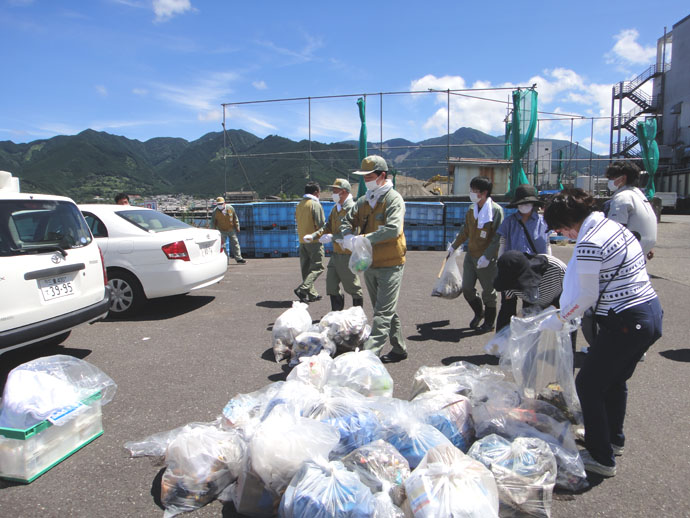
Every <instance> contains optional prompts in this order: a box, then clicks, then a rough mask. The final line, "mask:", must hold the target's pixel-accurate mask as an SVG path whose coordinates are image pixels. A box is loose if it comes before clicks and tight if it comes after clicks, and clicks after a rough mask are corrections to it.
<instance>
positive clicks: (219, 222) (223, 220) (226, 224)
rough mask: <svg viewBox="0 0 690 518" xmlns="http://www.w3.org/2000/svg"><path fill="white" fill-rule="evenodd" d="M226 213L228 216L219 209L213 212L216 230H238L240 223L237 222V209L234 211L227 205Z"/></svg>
mask: <svg viewBox="0 0 690 518" xmlns="http://www.w3.org/2000/svg"><path fill="white" fill-rule="evenodd" d="M225 211H226V212H227V214H226V213H224V212H223V211H221V210H218V209H215V210H214V211H213V222H214V224H215V228H216V229H217V230H220V231H221V232H230V231H232V230H237V227H238V223H239V221H237V216H236V215H235V209H233V208H232V206H231V205H225Z"/></svg>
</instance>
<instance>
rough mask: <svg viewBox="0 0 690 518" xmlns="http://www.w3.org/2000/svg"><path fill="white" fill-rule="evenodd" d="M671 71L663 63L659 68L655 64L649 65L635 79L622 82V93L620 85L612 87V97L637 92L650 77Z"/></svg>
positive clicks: (669, 66) (666, 64)
mask: <svg viewBox="0 0 690 518" xmlns="http://www.w3.org/2000/svg"><path fill="white" fill-rule="evenodd" d="M669 70H671V65H670V64H669V63H665V64H663V65H661V66H657V65H656V64H654V65H650V66H649V67H648V68H647V69H646V70H645V71H644V72H642V73H641V74H639V75H638V76H637V77H635V78H633V79H631V80H630V81H623V82H622V87H623V89H622V92H621V83H618V84H617V85H615V86H614V87H613V95H614V96H619V95H621V94H628V93H631V92H633V91H635V90H637V89H638V88H639V87H640V86H641V85H643V84H644V83H646V82H647V80H648V79H650V78H651V77H654V76H656V75H658V74H663V73H665V72H668V71H669Z"/></svg>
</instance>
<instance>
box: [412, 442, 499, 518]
mask: <svg viewBox="0 0 690 518" xmlns="http://www.w3.org/2000/svg"><path fill="white" fill-rule="evenodd" d="M405 492H406V494H407V500H406V501H405V504H404V506H403V510H405V509H407V511H408V512H406V515H407V516H414V518H456V517H462V518H491V517H496V518H497V517H498V489H497V488H496V482H495V481H494V476H493V475H492V474H491V472H490V471H489V470H488V469H487V468H486V467H485V466H484V465H483V464H482V463H480V462H477V461H476V460H474V459H472V458H470V457H468V456H467V455H465V454H464V453H462V452H461V451H460V450H458V449H457V448H456V447H455V446H453V445H451V444H448V445H444V446H439V447H436V448H432V449H430V450H429V452H428V453H427V454H426V456H425V457H424V459H423V460H422V462H421V463H420V464H419V466H418V467H417V469H415V470H414V471H413V472H412V474H411V475H410V476H409V477H408V478H407V480H405Z"/></svg>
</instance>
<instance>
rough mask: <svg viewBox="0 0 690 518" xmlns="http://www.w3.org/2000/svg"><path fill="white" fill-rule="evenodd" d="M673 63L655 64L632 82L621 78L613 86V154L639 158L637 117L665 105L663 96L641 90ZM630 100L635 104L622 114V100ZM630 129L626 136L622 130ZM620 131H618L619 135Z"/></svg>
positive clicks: (648, 113) (614, 155) (650, 113)
mask: <svg viewBox="0 0 690 518" xmlns="http://www.w3.org/2000/svg"><path fill="white" fill-rule="evenodd" d="M670 68H671V67H670V65H668V64H666V65H663V66H657V65H652V66H650V67H649V68H647V69H646V70H645V71H644V72H642V73H641V74H640V75H638V76H637V77H635V78H634V79H632V80H630V81H621V82H620V83H618V84H617V85H615V86H614V87H613V96H612V100H611V156H612V157H622V158H639V157H640V156H641V154H640V151H639V149H635V148H636V146H637V143H638V140H637V120H638V119H639V118H640V117H642V116H645V115H653V114H655V113H656V110H657V107H659V106H661V105H662V104H661V102H660V101H661V99H658V98H656V97H652V96H650V95H648V94H647V93H645V92H643V91H642V90H640V87H641V86H642V85H644V84H645V83H646V82H647V81H649V80H650V79H654V78H655V77H659V76H660V75H662V74H663V73H664V72H667V71H668V70H669V69H670ZM624 99H630V101H632V102H633V103H634V104H635V107H634V108H633V109H632V110H630V111H628V112H627V113H621V109H620V108H621V106H622V101H623V100H624ZM616 101H618V107H619V111H618V114H615V112H614V107H615V106H616ZM624 130H625V131H627V132H628V133H630V135H628V136H625V137H623V135H622V132H623V131H624ZM616 133H617V134H616Z"/></svg>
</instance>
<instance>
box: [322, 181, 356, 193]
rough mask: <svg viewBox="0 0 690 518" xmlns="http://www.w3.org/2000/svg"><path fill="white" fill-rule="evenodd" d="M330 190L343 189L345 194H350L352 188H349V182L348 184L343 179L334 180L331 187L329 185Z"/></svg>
mask: <svg viewBox="0 0 690 518" xmlns="http://www.w3.org/2000/svg"><path fill="white" fill-rule="evenodd" d="M328 187H330V188H331V189H332V188H333V187H335V188H336V189H345V190H346V191H347V192H352V187H351V186H350V182H348V181H347V180H346V179H345V178H336V179H335V182H333V185H329V186H328Z"/></svg>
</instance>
